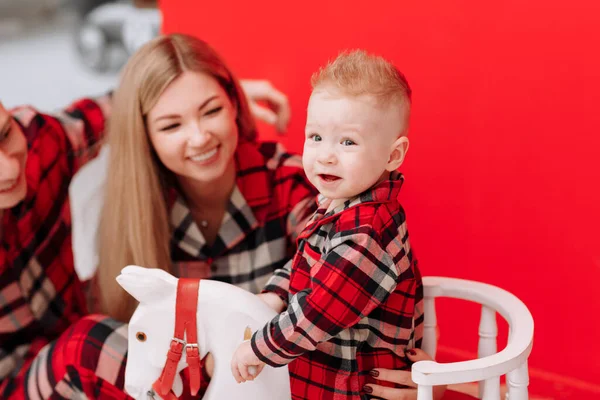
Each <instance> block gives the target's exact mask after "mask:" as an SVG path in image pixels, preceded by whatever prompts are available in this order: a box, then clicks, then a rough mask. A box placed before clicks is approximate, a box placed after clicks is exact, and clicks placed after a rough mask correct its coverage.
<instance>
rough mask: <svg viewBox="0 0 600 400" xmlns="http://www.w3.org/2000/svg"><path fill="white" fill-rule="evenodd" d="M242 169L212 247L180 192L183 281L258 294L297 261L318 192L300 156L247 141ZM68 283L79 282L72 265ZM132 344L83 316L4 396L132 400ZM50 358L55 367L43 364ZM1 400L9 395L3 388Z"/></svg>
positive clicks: (109, 323) (119, 330) (175, 252)
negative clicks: (127, 376)
mask: <svg viewBox="0 0 600 400" xmlns="http://www.w3.org/2000/svg"><path fill="white" fill-rule="evenodd" d="M236 166H237V181H236V187H235V189H234V191H233V194H232V196H231V199H230V202H229V206H228V208H227V212H226V214H225V216H224V219H223V224H222V227H221V229H220V231H219V234H218V238H217V239H216V241H215V243H214V244H213V245H212V246H207V245H206V242H205V240H204V238H203V236H202V234H201V233H200V230H199V229H198V227H197V226H196V224H195V223H194V221H193V218H192V216H191V212H190V210H189V209H188V207H187V206H186V204H185V202H184V201H183V199H182V198H181V197H178V196H177V195H176V193H175V192H173V193H174V194H175V196H174V198H173V202H172V204H171V211H170V220H171V226H172V228H173V234H172V239H171V254H172V259H173V261H174V266H175V271H174V272H175V275H177V276H179V277H203V278H210V279H218V280H221V281H225V282H229V283H232V284H235V285H237V286H240V287H243V288H245V289H248V290H250V291H253V292H255V293H257V292H258V291H259V290H260V289H261V288H262V287H263V286H264V284H265V283H266V281H267V280H268V279H269V277H270V276H271V275H272V274H273V271H274V270H275V269H277V268H281V267H282V266H283V265H285V263H286V262H287V261H288V260H290V259H291V257H292V256H293V254H294V252H295V245H296V238H297V236H298V234H299V233H300V231H301V229H298V228H297V227H298V226H301V225H303V224H305V221H306V220H307V219H308V218H309V217H310V216H311V215H312V214H313V213H314V211H315V210H316V208H317V205H316V202H315V198H316V194H317V192H316V191H315V189H314V188H313V187H312V186H311V185H310V183H308V181H307V180H306V177H305V175H304V172H303V170H302V167H301V162H300V158H299V157H297V156H292V155H291V154H289V153H287V152H286V151H285V150H284V149H283V148H282V147H281V146H280V145H279V144H276V143H271V142H265V143H258V144H257V143H249V142H244V141H241V142H240V144H239V145H238V149H237V152H236ZM66 279H68V280H76V277H75V273H74V271H73V269H72V268H71V275H70V276H69V277H68V278H66ZM126 344H127V339H126V326H125V325H121V324H118V323H116V322H115V321H113V320H111V319H108V318H101V317H98V316H90V317H86V318H83V319H82V320H79V322H77V323H76V324H75V325H72V326H71V328H70V329H69V330H68V331H67V332H65V333H64V334H63V335H62V336H61V337H60V339H59V340H58V341H57V342H56V343H53V344H50V345H49V346H47V347H46V348H45V349H44V350H43V351H42V352H41V353H40V354H39V355H38V357H37V358H36V359H35V361H34V363H33V365H32V366H31V368H29V370H27V371H23V372H22V373H21V381H22V382H20V383H15V382H16V381H13V382H12V383H10V384H9V385H8V386H10V387H9V388H8V390H6V392H5V393H4V395H5V396H8V394H11V395H12V396H13V398H15V399H17V398H22V397H24V396H25V394H24V393H26V394H27V396H28V397H30V398H33V399H38V398H85V397H83V396H87V397H88V398H110V399H113V398H117V399H120V398H126V395H125V394H124V393H123V386H124V382H123V374H124V366H125V362H126ZM59 355H66V356H64V357H62V358H60V357H61V356H59ZM44 357H45V358H44ZM48 357H51V358H52V360H53V362H52V363H50V364H48V363H47V362H44V359H46V360H47V359H48ZM5 389H6V388H5ZM0 398H5V397H3V392H2V391H0Z"/></svg>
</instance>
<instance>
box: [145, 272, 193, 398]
mask: <svg viewBox="0 0 600 400" xmlns="http://www.w3.org/2000/svg"><path fill="white" fill-rule="evenodd" d="M199 288H200V280H199V279H188V278H180V279H179V281H178V283H177V298H176V303H175V330H174V333H173V340H172V341H171V345H170V348H169V352H168V353H167V361H166V363H165V366H164V368H163V371H162V373H161V375H160V377H159V378H158V379H157V380H156V382H154V384H153V385H152V388H153V389H154V390H155V391H156V392H157V393H158V394H160V396H161V397H162V398H163V399H165V400H167V399H168V400H173V399H176V398H177V397H176V396H175V395H174V394H173V392H172V390H171V388H172V387H173V381H174V380H175V374H176V372H177V364H178V363H179V360H181V354H182V352H183V350H184V348H185V352H186V361H187V364H188V368H189V370H190V371H189V372H190V392H191V393H192V395H195V394H196V393H198V390H199V389H200V379H201V378H200V355H199V349H198V334H197V332H196V327H197V323H196V313H197V311H198V289H199ZM185 339H187V343H186V341H185ZM167 396H168V397H167Z"/></svg>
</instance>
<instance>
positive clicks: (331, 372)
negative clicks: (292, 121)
mask: <svg viewBox="0 0 600 400" xmlns="http://www.w3.org/2000/svg"><path fill="white" fill-rule="evenodd" d="M402 181H403V179H402V176H401V175H400V174H399V173H394V174H393V176H392V177H391V179H390V180H388V181H385V182H382V183H381V184H379V185H377V186H376V187H375V188H373V189H371V190H369V191H367V192H365V193H363V194H361V195H360V196H359V197H357V198H355V199H354V200H350V201H346V202H345V203H344V204H342V205H340V206H338V207H337V208H336V209H335V210H332V211H330V212H329V213H325V211H326V209H327V206H328V204H329V201H324V202H322V203H321V204H320V207H319V210H318V211H317V212H316V213H315V215H314V216H313V218H312V219H311V220H310V221H309V223H308V225H307V226H306V229H305V230H304V231H303V232H302V233H301V235H300V237H299V242H298V251H297V253H296V255H295V257H294V259H293V260H292V261H291V262H290V263H288V264H287V265H286V267H285V268H283V269H281V270H279V271H277V272H276V273H275V275H274V276H273V278H272V279H271V280H270V282H269V284H268V285H267V287H266V288H265V291H272V292H275V293H277V294H279V295H280V296H281V297H282V298H283V299H284V300H288V299H289V304H288V308H287V310H286V311H285V312H283V313H282V314H280V315H279V316H277V317H276V318H274V319H273V320H272V321H271V322H270V323H268V324H267V325H266V326H265V327H264V328H263V329H262V330H259V331H257V332H255V334H254V335H253V337H252V341H251V344H252V348H253V350H254V352H255V353H256V354H257V356H258V357H259V358H260V359H261V360H262V361H264V362H265V363H267V364H269V365H272V366H281V365H285V364H288V363H290V362H291V361H294V362H293V363H291V364H289V369H290V376H291V385H292V397H293V398H294V399H310V400H313V399H336V400H338V399H339V400H342V399H350V398H356V399H358V398H367V397H366V395H365V394H362V395H361V390H362V387H363V386H364V384H365V383H369V382H373V381H372V380H371V378H370V375H369V371H370V370H371V369H372V368H375V367H379V368H390V369H406V368H407V365H406V359H405V358H404V357H405V355H404V352H405V350H406V349H407V348H412V347H420V345H421V340H422V335H423V288H422V282H421V275H420V273H419V270H418V268H417V265H416V260H415V258H414V257H413V254H412V251H411V247H410V242H409V238H408V231H407V228H406V221H405V214H404V210H403V209H402V207H401V206H400V204H399V202H398V200H397V198H398V195H399V191H400V187H401V185H402ZM321 200H324V199H323V198H321Z"/></svg>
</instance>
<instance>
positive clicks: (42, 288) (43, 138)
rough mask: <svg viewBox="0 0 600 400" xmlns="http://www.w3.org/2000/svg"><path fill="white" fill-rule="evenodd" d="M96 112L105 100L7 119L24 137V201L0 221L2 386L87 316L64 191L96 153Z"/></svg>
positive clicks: (99, 129) (99, 116) (100, 122)
mask: <svg viewBox="0 0 600 400" xmlns="http://www.w3.org/2000/svg"><path fill="white" fill-rule="evenodd" d="M104 100H108V98H106V99H104ZM101 105H102V107H104V105H108V101H103V100H99V102H94V101H92V100H81V101H78V102H76V103H74V104H73V105H72V106H71V107H69V108H67V109H66V110H65V111H63V112H60V113H58V114H57V115H55V116H49V115H43V114H40V113H38V112H36V111H35V110H33V109H32V108H30V107H21V108H17V109H15V110H13V112H12V114H13V117H14V118H15V120H16V121H17V122H18V123H19V125H20V126H21V128H22V130H23V132H24V134H25V136H26V138H27V144H28V155H27V164H26V168H25V175H26V180H27V195H26V198H25V200H24V201H22V202H21V203H20V204H18V205H17V206H16V207H14V208H12V209H9V210H5V212H4V217H3V219H2V221H1V223H2V225H3V227H4V237H3V239H2V241H0V382H2V380H4V379H5V378H6V377H8V376H9V375H14V374H17V373H18V372H19V371H20V370H21V369H23V367H26V366H27V365H28V363H29V362H30V361H31V360H32V358H33V357H34V356H35V355H36V354H37V352H38V351H39V350H40V348H42V347H43V346H44V345H45V344H46V343H48V342H49V341H51V340H53V339H56V338H57V337H58V336H59V335H60V334H61V333H62V332H63V331H64V330H65V329H66V328H67V327H68V326H69V325H70V324H72V323H73V322H75V321H77V320H78V319H79V318H81V317H82V316H84V315H86V314H87V310H86V306H85V301H84V298H83V296H82V291H81V286H80V282H79V280H78V279H77V276H75V274H74V273H73V254H72V252H71V236H70V232H71V221H70V216H69V215H70V214H69V206H68V187H69V183H70V182H71V178H72V177H73V175H74V174H75V172H77V170H78V169H79V168H80V167H81V166H82V165H83V164H84V163H85V162H86V161H88V160H90V159H91V158H92V157H93V156H94V155H95V154H96V152H97V151H96V150H97V149H98V146H96V144H97V143H98V142H99V140H100V139H101V138H102V134H103V131H104V112H106V109H104V112H103V108H101ZM0 398H3V396H2V395H1V392H0Z"/></svg>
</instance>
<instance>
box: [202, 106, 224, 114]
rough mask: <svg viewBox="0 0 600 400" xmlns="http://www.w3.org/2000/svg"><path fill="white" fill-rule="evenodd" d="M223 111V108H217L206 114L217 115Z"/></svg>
mask: <svg viewBox="0 0 600 400" xmlns="http://www.w3.org/2000/svg"><path fill="white" fill-rule="evenodd" d="M222 109H223V107H215V108H213V109H212V110H208V111H207V112H206V114H205V115H213V114H217V113H218V112H219V111H221V110H222Z"/></svg>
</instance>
